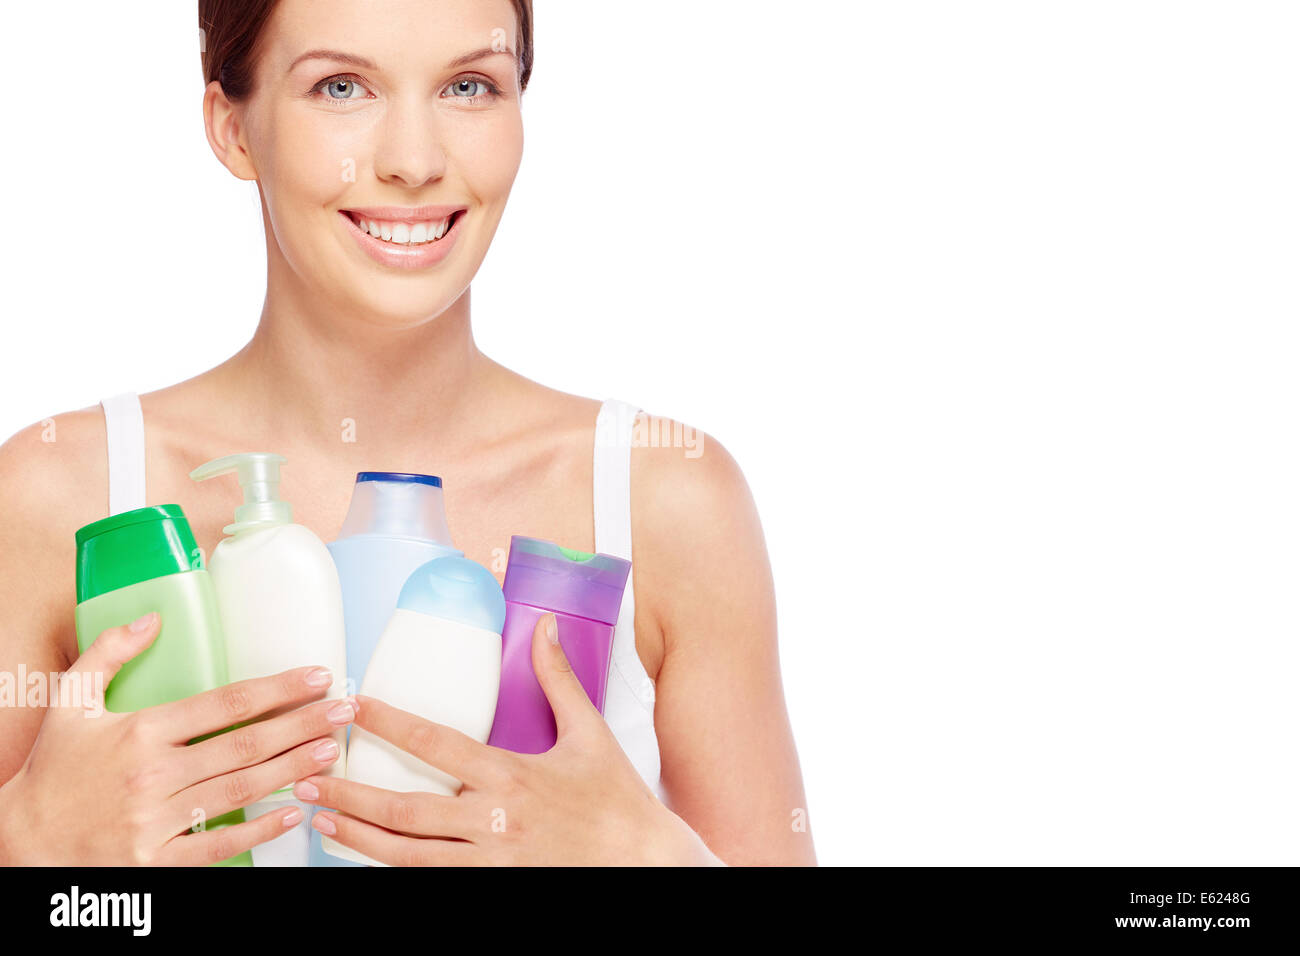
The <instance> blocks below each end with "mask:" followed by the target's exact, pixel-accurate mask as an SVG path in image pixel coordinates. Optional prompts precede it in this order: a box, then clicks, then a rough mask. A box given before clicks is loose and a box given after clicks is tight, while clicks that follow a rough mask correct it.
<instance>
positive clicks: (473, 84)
mask: <svg viewBox="0 0 1300 956" xmlns="http://www.w3.org/2000/svg"><path fill="white" fill-rule="evenodd" d="M447 91H448V92H449V93H451V95H452V96H453V97H459V98H461V99H467V100H477V99H479V98H480V97H484V96H494V95H495V94H496V92H497V88H496V87H495V86H493V85H492V84H491V83H489V82H488V81H487V80H482V79H477V78H475V77H471V76H466V77H462V78H461V79H459V80H456V81H455V82H453V83H452V84H451V86H449V87H447Z"/></svg>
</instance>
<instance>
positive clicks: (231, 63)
mask: <svg viewBox="0 0 1300 956" xmlns="http://www.w3.org/2000/svg"><path fill="white" fill-rule="evenodd" d="M277 2H278V0H199V27H200V28H201V29H202V30H203V38H204V44H203V51H202V62H203V83H204V85H205V86H206V85H207V84H208V83H211V82H212V81H213V80H218V81H220V83H221V89H222V90H223V91H224V92H225V94H226V96H227V97H229V98H230V99H231V100H234V101H236V102H238V101H239V100H243V99H246V98H247V97H248V96H249V94H251V93H252V92H253V71H254V69H255V67H256V65H257V52H258V51H257V41H258V38H259V37H261V35H262V28H263V27H264V26H266V21H267V20H268V19H269V18H270V16H271V13H272V12H273V11H274V10H275V5H276V3H277ZM513 2H514V5H515V16H516V18H517V19H518V21H519V48H518V54H519V89H520V92H522V91H523V90H525V89H527V88H528V78H529V77H530V76H532V73H533V0H513Z"/></svg>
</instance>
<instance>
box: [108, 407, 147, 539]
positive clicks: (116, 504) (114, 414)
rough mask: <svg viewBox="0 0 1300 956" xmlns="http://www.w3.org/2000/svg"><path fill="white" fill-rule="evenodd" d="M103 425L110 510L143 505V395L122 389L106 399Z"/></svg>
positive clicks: (141, 506)
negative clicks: (141, 398)
mask: <svg viewBox="0 0 1300 956" xmlns="http://www.w3.org/2000/svg"><path fill="white" fill-rule="evenodd" d="M99 404H100V406H101V407H102V408H103V409H104V426H105V428H106V429H107V430H108V513H109V514H110V515H115V514H120V513H121V512H123V511H133V510H135V509H136V508H143V507H144V506H145V505H146V504H147V503H148V498H147V497H146V494H145V483H144V473H145V467H144V465H145V457H144V411H143V409H142V408H141V407H140V396H139V395H137V394H136V393H135V392H122V393H121V394H120V395H114V396H112V397H110V398H105V399H103V400H102V401H101V402H100V403H99Z"/></svg>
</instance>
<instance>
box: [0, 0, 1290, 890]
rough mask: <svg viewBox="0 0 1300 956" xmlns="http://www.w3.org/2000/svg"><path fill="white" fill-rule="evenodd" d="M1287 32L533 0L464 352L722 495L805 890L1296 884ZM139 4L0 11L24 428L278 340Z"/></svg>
mask: <svg viewBox="0 0 1300 956" xmlns="http://www.w3.org/2000/svg"><path fill="white" fill-rule="evenodd" d="M1297 9H1298V8H1297V7H1296V6H1295V5H1294V4H1289V3H1268V2H1218V3H1205V2H1193V0H1180V2H1142V0H1124V2H1110V0H1088V2H1074V3H1066V2H1048V0H1034V2H923V0H907V2H893V3H860V2H847V0H846V2H838V3H837V2H829V0H823V2H815V0H804V2H801V3H789V2H753V0H749V2H741V0H734V2H721V0H706V2H701V0H659V2H656V3H654V4H644V3H609V2H607V0H606V2H597V0H563V2H547V0H540V2H539V3H538V24H537V43H538V48H537V66H536V72H535V75H534V80H533V86H531V87H530V89H529V92H528V93H527V95H526V97H525V124H526V136H527V145H526V147H525V158H524V166H523V169H522V171H521V174H520V177H519V180H518V182H517V185H516V187H515V191H514V195H513V197H512V199H511V207H510V209H509V210H508V211H507V214H506V218H505V220H504V221H503V223H502V227H501V230H500V233H499V236H498V238H497V240H496V243H495V245H494V248H493V250H492V252H491V253H490V254H489V257H488V260H487V262H486V264H485V266H484V268H483V270H482V272H481V273H480V275H479V277H478V278H477V280H476V281H475V284H474V297H475V324H476V331H477V335H478V338H479V341H480V345H481V346H482V347H483V349H484V350H485V351H486V352H487V353H488V354H490V355H492V356H493V357H495V358H497V359H498V360H500V361H503V362H504V363H505V364H507V365H509V366H511V367H514V368H516V369H518V370H520V371H522V372H523V373H524V374H526V375H529V376H531V377H533V378H537V379H539V380H541V381H543V382H546V383H547V384H551V385H555V386H557V387H560V388H563V389H565V390H568V391H572V392H577V393H581V394H587V395H591V396H593V397H606V396H614V397H619V398H623V399H625V400H627V401H631V402H636V403H638V404H640V405H641V406H642V407H644V408H647V409H649V410H651V411H653V412H656V413H660V414H665V415H670V416H674V417H678V418H680V419H683V420H685V421H686V422H688V423H690V424H693V425H696V426H698V427H701V428H703V429H705V430H707V431H708V432H709V433H710V434H712V435H715V436H716V437H717V438H718V439H719V440H721V441H722V443H723V444H725V445H726V446H727V447H728V449H729V450H730V451H731V452H732V454H733V455H735V457H736V458H737V459H738V460H739V462H740V463H741V465H742V467H743V468H744V470H745V472H746V475H747V476H748V479H749V482H750V484H751V486H752V488H753V491H754V494H755V496H756V498H757V500H758V504H759V508H760V511H761V513H762V515H763V519H764V526H765V530H766V534H767V542H768V547H769V549H770V552H771V555H772V560H773V564H774V568H775V573H776V581H777V597H778V603H779V607H780V626H781V656H782V664H783V672H784V677H785V686H786V691H787V695H788V702H789V708H790V713H791V718H792V721H793V723H794V727H795V732H796V736H797V740H798V743H799V749H800V755H801V760H802V765H803V770H804V776H805V782H806V786H807V791H808V802H809V810H810V822H811V825H812V830H813V833H814V835H815V837H816V842H817V848H818V852H819V857H820V859H821V861H822V862H823V863H828V864H845V863H894V864H937V863H953V864H976V863H989V864H1002V863H1047V864H1138V863H1141V864H1210V865H1214V864H1228V863H1234V864H1264V863H1272V864H1280V863H1289V864H1295V863H1296V862H1298V856H1297V850H1298V849H1300V832H1298V830H1297V815H1296V812H1295V793H1296V784H1297V776H1298V775H1297V772H1296V756H1297V754H1296V727H1297V720H1296V718H1297V703H1296V701H1297V696H1298V695H1297V691H1296V683H1297V678H1298V677H1300V660H1298V655H1297V650H1296V637H1297V632H1298V628H1297V624H1298V615H1297V611H1296V607H1295V597H1296V588H1295V582H1296V580H1297V575H1298V574H1300V512H1298V510H1297V501H1300V455H1298V454H1297V437H1298V436H1297V435H1296V430H1295V427H1294V423H1295V415H1294V411H1295V409H1296V407H1297V399H1300V395H1298V394H1297V392H1298V390H1300V384H1298V382H1300V377H1298V376H1297V372H1296V366H1297V344H1298V343H1297V332H1296V317H1297V290H1296V281H1295V280H1296V262H1297V254H1298V253H1300V248H1298V246H1300V234H1298V230H1300V216H1298V215H1297V213H1300V209H1298V208H1297V206H1298V205H1300V203H1298V202H1297V200H1298V198H1300V196H1298V193H1300V188H1298V186H1297V181H1298V175H1297V174H1298V172H1300V155H1298V154H1300V137H1298V135H1297V122H1296V100H1297V96H1298V95H1300V75H1297V74H1298V73H1300V66H1298V64H1300V60H1298V59H1297V57H1296V56H1295V49H1296V46H1297V38H1298V36H1300V32H1298V31H1297V27H1298V26H1300V15H1298V14H1297ZM129 11H130V12H129V13H128V12H124V8H122V7H121V6H120V5H113V4H100V3H92V2H82V3H72V4H16V5H14V6H13V9H12V10H7V11H6V17H7V18H8V24H7V26H6V30H5V33H6V38H5V46H6V47H8V49H7V50H6V51H5V56H6V73H7V75H8V79H9V82H8V84H7V86H8V96H7V97H6V104H5V105H6V109H7V111H8V116H7V122H6V124H5V132H4V137H5V148H4V150H3V163H4V180H3V181H4V195H5V200H6V203H7V206H8V208H7V209H6V219H7V223H8V228H7V229H6V230H5V231H4V233H3V239H0V242H3V250H2V252H3V262H4V269H5V275H4V300H3V301H4V311H5V318H4V323H3V329H4V335H3V344H0V432H2V433H3V435H5V436H7V435H9V434H11V433H12V432H14V431H16V430H17V429H18V428H20V427H22V426H24V425H26V424H29V423H31V422H33V421H37V420H39V419H41V418H44V417H46V416H47V415H52V414H54V413H57V412H61V411H66V410H69V409H72V408H79V407H84V406H87V405H91V404H93V403H94V402H96V401H98V400H99V399H100V398H102V397H104V396H106V395H109V394H113V393H115V392H118V391H123V390H127V389H130V390H134V391H140V392H145V391H149V390H152V389H155V388H159V387H162V386H164V385H167V384H170V383H172V382H175V381H178V380H180V379H183V378H187V377H189V376H191V375H193V374H196V373H198V372H200V371H202V370H204V369H206V368H208V367H211V366H212V365H214V364H216V363H218V362H219V361H221V360H222V359H224V358H225V357H227V356H228V355H230V354H231V353H233V352H234V351H236V350H237V349H238V348H239V347H240V346H242V344H243V343H244V342H245V341H246V340H247V338H248V336H249V335H251V333H252V331H253V328H254V326H255V323H256V319H257V315H258V312H259V310H260V307H261V301H262V296H263V291H264V287H263V280H264V259H263V248H262V239H261V228H260V225H259V212H258V207H257V201H256V193H255V187H254V186H253V185H252V184H247V183H240V182H238V181H236V180H234V179H233V177H231V176H230V175H229V174H228V173H226V172H225V170H224V169H222V168H221V167H220V166H219V164H218V163H217V161H216V160H215V158H214V157H213V156H212V154H211V152H210V150H209V148H208V145H207V143H206V141H205V140H204V137H203V133H202V121H201V115H200V100H201V94H202V81H201V77H200V71H199V57H198V38H197V28H196V16H195V4H194V3H193V2H183V3H178V2H174V0H166V2H164V0H150V2H144V0H137V2H136V3H135V4H132V5H130V6H129Z"/></svg>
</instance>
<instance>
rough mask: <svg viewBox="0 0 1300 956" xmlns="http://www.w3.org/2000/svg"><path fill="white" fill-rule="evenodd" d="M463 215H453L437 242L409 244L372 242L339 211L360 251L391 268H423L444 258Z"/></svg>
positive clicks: (371, 238) (385, 241)
mask: <svg viewBox="0 0 1300 956" xmlns="http://www.w3.org/2000/svg"><path fill="white" fill-rule="evenodd" d="M466 215H467V213H466V212H464V211H461V212H458V213H456V214H455V215H454V216H453V217H452V220H451V225H450V226H448V227H447V231H446V233H444V234H443V237H442V238H441V239H435V240H434V241H433V242H425V243H420V244H417V245H409V244H406V243H397V242H388V241H387V240H384V239H376V238H375V237H374V236H372V235H371V234H370V233H368V232H363V231H362V229H361V227H360V226H358V225H357V224H356V222H355V221H354V220H353V218H352V216H351V215H350V214H349V213H347V212H345V211H343V210H339V218H341V219H342V220H343V226H344V228H345V229H347V231H348V232H349V233H351V235H352V237H353V239H354V240H355V241H356V243H357V245H358V246H360V247H361V251H362V252H364V253H365V254H366V255H368V256H370V258H371V259H373V260H375V261H376V262H378V263H379V264H380V265H382V266H388V267H389V268H391V269H427V268H429V267H430V266H434V265H437V264H438V263H439V262H441V261H442V260H443V259H445V258H447V256H448V254H450V252H451V247H452V245H453V244H455V242H456V237H457V236H458V235H460V224H461V221H462V220H464V218H465V216H466Z"/></svg>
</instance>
